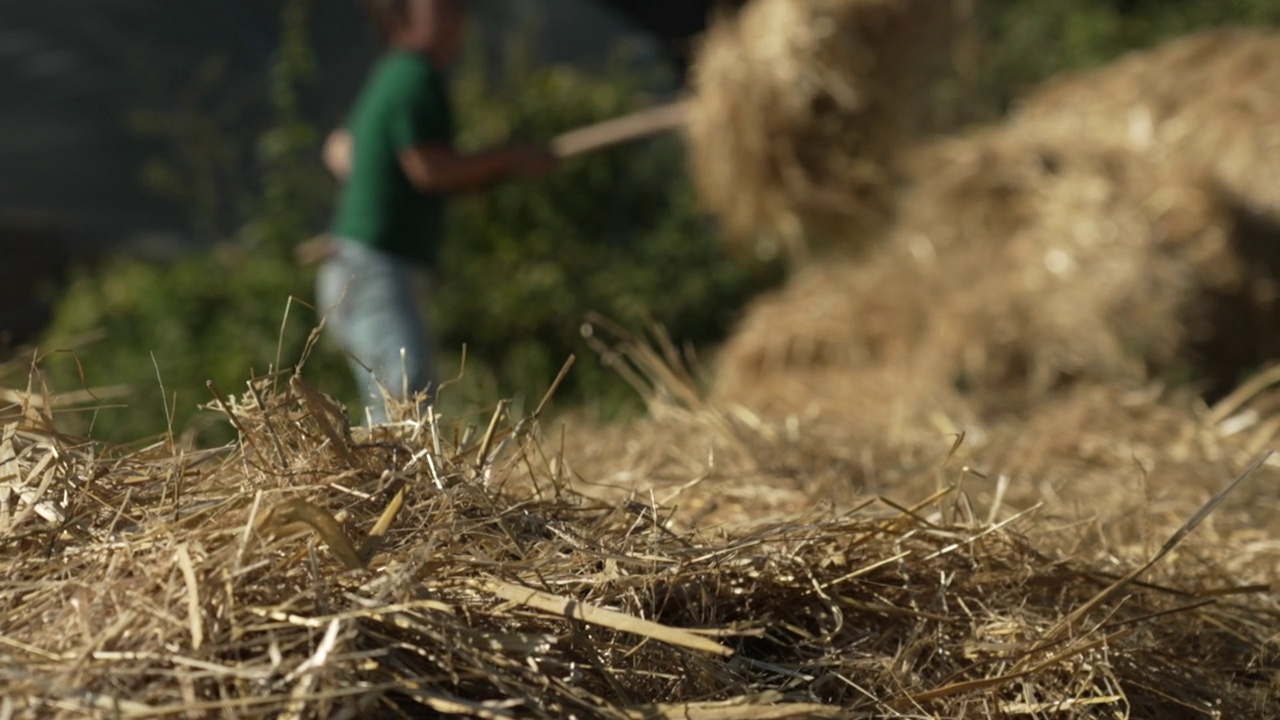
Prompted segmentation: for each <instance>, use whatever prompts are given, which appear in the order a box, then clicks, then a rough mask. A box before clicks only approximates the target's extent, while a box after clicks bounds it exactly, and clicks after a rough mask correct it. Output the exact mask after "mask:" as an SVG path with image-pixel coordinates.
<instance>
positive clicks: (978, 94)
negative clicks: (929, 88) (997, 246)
mask: <svg viewBox="0 0 1280 720" xmlns="http://www.w3.org/2000/svg"><path fill="white" fill-rule="evenodd" d="M976 7H977V10H976V14H975V18H974V19H975V23H974V38H973V39H974V40H975V43H974V44H975V47H974V48H973V50H974V51H975V52H976V58H975V59H974V62H973V63H972V65H973V67H972V70H971V72H970V74H969V76H968V77H967V78H965V79H964V80H963V81H962V82H961V83H959V84H958V86H957V84H954V83H944V84H943V85H942V87H941V88H940V89H939V91H938V96H937V98H936V103H935V105H936V106H935V107H934V109H933V114H934V116H935V117H933V118H932V119H931V122H932V123H933V125H934V126H935V128H936V129H941V130H949V129H952V128H954V127H956V126H958V125H963V124H966V123H971V122H986V121H990V120H993V119H996V118H999V117H1000V116H1002V115H1004V114H1005V113H1006V112H1007V111H1008V110H1009V108H1010V106H1011V105H1012V104H1013V103H1014V102H1015V101H1016V100H1017V98H1018V96H1019V95H1021V94H1023V93H1025V92H1026V91H1028V90H1030V89H1031V88H1033V87H1035V86H1036V85H1038V84H1039V83H1041V82H1043V81H1045V80H1047V79H1048V78H1049V77H1051V76H1052V75H1055V74H1057V73H1061V72H1064V71H1070V70H1079V69H1083V68H1087V67H1091V66H1094V65H1098V64H1101V63H1104V62H1108V61H1110V60H1113V59H1115V58H1116V57H1118V56H1120V55H1121V54H1123V53H1125V52H1127V51H1130V50H1134V49H1138V48H1145V47H1150V46H1153V45H1155V44H1157V43H1160V42H1163V41H1166V40H1169V39H1171V38H1174V37H1177V36H1179V35H1184V34H1186V33H1188V32H1193V31H1195V30H1198V29H1202V28H1205V27H1209V26H1217V25H1226V24H1235V25H1262V26H1277V25H1280V3H1277V2H1275V0H1229V1H1224V0H1073V1H1072V2H1043V1H1042V0H982V2H980V3H977V4H976Z"/></svg>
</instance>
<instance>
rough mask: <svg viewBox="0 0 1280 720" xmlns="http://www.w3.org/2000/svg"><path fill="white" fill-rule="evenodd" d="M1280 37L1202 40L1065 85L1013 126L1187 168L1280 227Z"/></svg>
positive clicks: (1232, 31) (1034, 103) (1027, 104)
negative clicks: (1053, 130)
mask: <svg viewBox="0 0 1280 720" xmlns="http://www.w3.org/2000/svg"><path fill="white" fill-rule="evenodd" d="M1277 87H1280V31H1276V30H1261V29H1243V28H1226V29H1214V30H1207V31H1203V32H1200V33H1197V34H1194V35H1190V36H1187V37H1185V38H1182V39H1179V40H1176V41H1174V42H1170V43H1168V44H1165V45H1163V46H1160V47H1157V48H1155V49H1152V50H1146V51H1141V52H1135V53H1133V54H1131V55H1130V56H1128V57H1126V58H1123V59H1121V60H1120V61H1118V62H1116V63H1113V64H1111V65H1108V66H1105V67H1102V68H1099V69H1096V70H1090V71H1086V72H1082V73H1077V74H1073V75H1067V76H1064V77H1062V78H1060V79H1058V80H1055V81H1052V82H1050V83H1048V84H1047V85H1046V86H1045V87H1043V88H1042V89H1040V90H1038V91H1036V92H1033V93H1031V94H1030V96H1029V97H1027V98H1026V99H1025V101H1024V102H1023V104H1022V107H1021V109H1020V110H1019V112H1018V113H1017V116H1016V122H1019V123H1025V124H1035V125H1052V126H1057V127H1059V128H1061V129H1062V130H1063V131H1064V132H1066V133H1069V135H1070V136H1073V137H1077V138H1081V139H1084V140H1101V141H1104V142H1109V143H1114V144H1117V145H1123V146H1126V147H1129V148H1132V149H1134V150H1137V151H1139V152H1142V153H1143V154H1145V155H1147V156H1148V157H1150V158H1153V159H1156V160H1158V161H1161V162H1171V163H1174V164H1180V165H1187V166H1191V167H1193V168H1195V169H1196V170H1197V171H1200V172H1205V173H1207V174H1209V175H1210V176H1212V177H1213V178H1214V179H1215V180H1217V181H1218V182H1220V183H1222V185H1223V186H1225V187H1226V188H1227V189H1229V190H1230V191H1231V192H1232V193H1234V194H1235V195H1237V196H1238V197H1239V199H1240V200H1241V201H1242V202H1244V203H1245V204H1246V205H1248V206H1250V207H1252V208H1253V209H1254V210H1255V211H1257V212H1261V213H1265V214H1269V215H1270V216H1271V217H1272V218H1273V219H1280V93H1278V92H1277V90H1276V88H1277Z"/></svg>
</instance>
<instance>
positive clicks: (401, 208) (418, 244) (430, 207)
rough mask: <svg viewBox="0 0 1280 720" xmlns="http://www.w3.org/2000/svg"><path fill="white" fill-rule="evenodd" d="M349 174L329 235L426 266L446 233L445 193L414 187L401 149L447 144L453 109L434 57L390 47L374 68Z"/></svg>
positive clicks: (357, 116)
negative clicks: (405, 168)
mask: <svg viewBox="0 0 1280 720" xmlns="http://www.w3.org/2000/svg"><path fill="white" fill-rule="evenodd" d="M347 129H348V130H349V131H350V132H351V137H352V141H353V143H354V157H353V162H352V166H351V176H350V177H349V178H348V179H347V184H346V186H345V187H344V188H343V191H342V197H341V198H340V199H339V201H338V208H337V213H336V216H335V217H334V221H333V225H332V226H331V227H330V229H329V231H330V233H331V234H332V235H333V236H335V237H339V238H343V239H346V240H351V241H355V242H360V243H364V244H367V245H370V246H372V247H375V248H377V249H379V250H382V251H384V252H387V253H389V254H392V255H397V256H399V257H403V258H405V259H407V260H410V261H413V262H415V263H419V264H421V265H425V266H428V267H429V266H432V265H434V263H435V260H436V256H437V253H438V251H439V245H440V242H441V240H442V235H443V232H444V196H443V195H440V194H424V193H421V192H419V191H417V190H415V189H414V188H413V185H412V184H411V183H410V182H409V179H408V178H407V177H406V176H405V174H404V170H402V169H401V167H400V160H399V157H398V155H399V153H400V151H402V150H404V149H406V148H410V147H413V146H416V145H423V144H431V143H440V144H446V145H447V144H450V143H451V142H452V139H453V113H452V109H451V106H450V103H449V93H448V90H447V88H446V85H445V80H444V76H443V74H442V73H441V72H440V70H439V68H437V67H436V66H435V65H434V64H433V63H432V62H431V60H430V59H428V58H426V57H422V56H420V55H415V54H413V53H409V52H405V51H401V50H392V51H390V52H388V53H387V54H386V55H384V56H383V57H382V58H381V59H380V60H379V61H378V63H377V64H376V65H375V66H374V68H373V72H372V73H371V74H370V76H369V79H368V80H367V81H366V82H365V86H364V88H363V89H362V90H361V92H360V97H359V99H358V100H357V101H356V105H355V107H354V108H353V110H352V112H351V116H350V118H348V121H347Z"/></svg>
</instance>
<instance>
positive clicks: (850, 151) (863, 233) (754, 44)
mask: <svg viewBox="0 0 1280 720" xmlns="http://www.w3.org/2000/svg"><path fill="white" fill-rule="evenodd" d="M951 5H952V4H951V2H949V1H947V0H753V1H752V2H751V3H749V4H748V5H747V6H746V7H745V8H744V9H742V10H741V11H740V13H739V14H738V15H737V16H735V17H730V18H721V19H719V20H718V21H716V22H714V23H713V24H712V26H711V28H710V30H709V31H708V33H707V35H706V37H705V39H704V42H703V44H702V47H701V49H700V52H699V53H698V56H697V58H696V60H695V63H694V67H693V71H692V75H691V81H692V85H693V88H694V91H695V96H694V99H693V101H692V102H691V107H690V112H689V117H688V135H689V142H690V146H691V161H692V167H693V171H694V177H695V180H696V182H697V186H698V189H699V192H700V194H701V197H702V199H703V202H704V203H705V204H706V205H707V207H709V208H710V209H711V210H712V211H713V212H714V213H715V214H716V215H718V216H719V218H720V219H721V221H722V223H723V225H724V227H725V229H726V231H727V233H728V234H729V235H730V236H731V237H734V238H736V239H738V240H739V241H741V240H744V239H754V236H756V235H758V234H760V233H761V232H764V233H770V234H773V235H776V236H779V237H781V238H782V239H783V240H784V241H786V242H787V243H788V244H789V245H790V247H791V249H792V250H794V251H799V250H801V249H802V245H803V242H804V239H805V236H806V235H810V234H813V233H823V232H828V233H831V234H833V235H834V236H836V239H838V240H841V241H845V240H865V239H866V238H867V236H869V235H874V234H875V233H876V232H877V231H878V229H879V228H880V227H882V226H883V225H884V224H885V223H886V222H887V221H888V220H889V219H890V217H891V215H892V206H893V193H894V186H895V183H896V179H895V178H894V177H893V174H892V173H891V171H890V169H889V161H890V158H891V157H892V156H893V154H894V153H895V152H896V151H897V149H898V148H899V146H900V145H901V144H902V142H903V141H904V140H905V138H906V137H907V136H909V134H910V133H909V131H908V129H909V128H910V126H911V122H912V121H911V116H912V114H913V112H914V109H913V104H914V103H916V102H918V93H917V92H916V85H917V83H918V82H919V80H920V78H922V77H923V76H924V75H925V68H926V67H928V66H929V63H930V62H936V61H937V58H938V57H939V56H941V55H943V54H944V53H941V52H940V51H939V50H940V48H945V47H946V46H947V43H946V42H945V39H946V37H947V34H946V33H945V29H946V28H947V27H948V26H949V24H950V20H951V19H952V17H953V11H952V7H951Z"/></svg>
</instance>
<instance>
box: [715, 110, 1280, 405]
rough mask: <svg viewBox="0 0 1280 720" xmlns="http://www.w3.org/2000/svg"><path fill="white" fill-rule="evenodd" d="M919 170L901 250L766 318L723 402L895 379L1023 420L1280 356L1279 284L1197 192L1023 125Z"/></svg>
mask: <svg viewBox="0 0 1280 720" xmlns="http://www.w3.org/2000/svg"><path fill="white" fill-rule="evenodd" d="M907 166H908V167H910V168H911V170H912V172H913V173H915V176H916V177H917V178H918V181H917V183H916V184H915V186H914V187H912V188H911V189H910V190H909V191H908V192H907V193H906V195H905V196H904V198H903V208H904V212H903V214H902V217H901V220H900V222H899V223H898V225H897V226H896V227H895V228H894V230H893V232H892V234H891V236H890V242H889V243H886V245H885V246H884V247H883V248H880V249H878V250H877V251H876V252H874V253H872V254H871V255H869V256H868V257H867V258H866V259H865V260H863V261H861V262H856V263H845V264H828V265H826V266H824V267H814V268H805V269H803V270H801V271H800V272H799V273H798V274H797V275H796V276H795V277H794V278H793V281H792V284H791V286H790V287H788V288H785V289H783V290H782V291H780V292H779V293H777V294H775V295H772V296H769V297H766V298H764V299H761V300H760V301H758V302H757V303H756V304H755V305H754V306H753V308H752V309H751V310H750V311H749V312H748V313H747V315H746V317H745V319H744V320H743V323H742V329H741V330H740V331H739V332H738V333H737V334H736V336H735V337H734V338H732V339H731V340H730V341H729V342H728V343H727V344H726V346H725V348H724V350H723V352H722V354H721V356H720V372H721V382H720V386H719V387H720V391H719V392H720V397H722V398H725V399H738V398H741V397H743V396H744V395H749V394H752V393H755V388H758V387H760V386H761V385H763V384H767V383H768V382H769V380H768V379H767V378H768V377H771V375H770V373H776V372H777V371H778V370H781V371H783V372H786V373H795V372H804V371H808V370H814V369H816V368H819V367H822V368H833V367H834V368H839V369H841V370H843V371H844V372H845V373H846V374H851V375H856V374H858V373H864V372H865V373H881V372H883V370H882V369H883V368H894V369H895V370H896V371H897V372H904V373H906V376H905V377H907V378H909V382H911V383H912V384H918V385H921V386H924V387H928V388H932V389H933V390H931V392H930V393H929V394H927V395H925V396H924V397H928V398H932V399H931V400H930V402H935V401H936V400H935V399H936V398H937V397H940V396H943V395H945V394H946V392H947V388H951V389H952V390H958V391H960V392H962V393H963V394H967V395H968V396H969V397H970V398H971V399H972V400H976V401H977V407H978V408H980V409H982V408H985V409H987V410H996V409H1012V410H1017V409H1018V408H1025V407H1027V406H1028V405H1030V404H1032V403H1035V402H1038V401H1039V400H1040V399H1041V398H1043V397H1045V396H1046V394H1048V393H1051V392H1053V391H1055V390H1057V389H1059V388H1061V387H1063V386H1064V385H1068V384H1072V383H1076V382H1081V381H1113V380H1132V381H1142V380H1146V379H1149V378H1151V377H1153V376H1157V375H1162V374H1167V373H1173V372H1179V371H1184V370H1196V371H1199V372H1201V373H1202V374H1205V375H1208V376H1209V377H1211V378H1214V379H1217V380H1222V381H1224V382H1226V383H1234V381H1235V379H1236V374H1237V373H1239V372H1241V371H1243V370H1244V369H1247V368H1248V367H1249V365H1250V363H1257V362H1259V361H1261V360H1263V359H1265V358H1267V357H1274V356H1276V354H1278V353H1280V347H1277V346H1276V344H1275V343H1274V342H1270V341H1267V340H1265V339H1261V340H1260V338H1265V337H1268V334H1265V333H1264V332H1263V331H1265V330H1266V329H1267V328H1268V327H1271V323H1274V322H1275V318H1276V317H1277V315H1276V306H1275V298H1274V294H1273V293H1272V294H1268V293H1267V292H1265V290H1266V288H1267V287H1269V284H1270V283H1272V282H1273V281H1274V278H1275V277H1277V274H1276V270H1275V269H1274V268H1266V267H1258V266H1257V265H1256V264H1254V263H1253V262H1252V258H1253V257H1254V256H1255V251H1256V248H1253V247H1250V246H1248V244H1247V242H1248V241H1249V240H1250V238H1247V237H1244V236H1242V235H1241V234H1240V233H1238V232H1237V223H1236V218H1235V216H1234V215H1233V213H1232V210H1231V208H1230V207H1229V206H1228V204H1227V203H1225V202H1224V201H1223V200H1222V198H1221V197H1220V196H1219V195H1218V194H1217V193H1216V192H1215V190H1214V189H1213V188H1212V187H1210V186H1209V185H1208V184H1206V183H1203V182H1200V181H1198V180H1196V179H1195V177H1194V176H1188V175H1185V174H1184V175H1181V176H1179V175H1176V174H1174V172H1172V170H1171V168H1170V167H1169V166H1161V165H1157V164H1155V163H1153V162H1151V161H1148V160H1147V159H1146V158H1144V157H1142V156H1140V155H1137V154H1135V153H1132V152H1129V151H1127V150H1124V149H1118V148H1114V147H1109V146H1106V145H1104V144H1097V143H1088V142H1079V141H1073V142H1068V141H1067V139H1065V138H1063V137H1061V136H1059V135H1057V134H1056V133H1055V132H1052V131H1050V130H1046V129H1043V128H1030V127H1027V126H1020V125H1019V126H1011V127H1006V128H993V129H988V130H983V131H979V132H977V133H974V134H971V135H969V136H966V137H960V138H956V139H951V140H946V141H941V142H938V143H934V144H932V145H930V146H927V147H925V148H923V149H921V150H919V151H918V152H917V153H916V154H915V155H914V156H913V157H912V158H911V161H910V162H909V163H908V165H907ZM1255 276H1256V277H1255ZM1223 318H1229V319H1230V320H1231V321H1232V322H1231V324H1230V325H1227V324H1224V323H1223V322H1222V319H1223ZM1242 322H1244V323H1246V324H1247V325H1248V326H1250V327H1251V330H1252V331H1253V332H1252V333H1246V334H1245V335H1244V336H1243V337H1242V334H1241V333H1240V330H1239V327H1240V323H1242ZM814 347H817V348H821V351H814V350H809V349H807V348H814ZM797 348H799V349H801V351H799V352H798V351H797ZM849 382H860V381H859V380H857V379H856V378H851V379H850V380H849Z"/></svg>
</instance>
